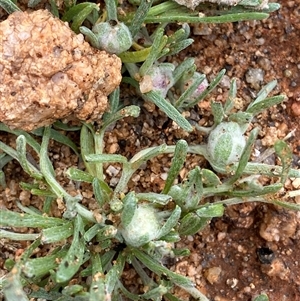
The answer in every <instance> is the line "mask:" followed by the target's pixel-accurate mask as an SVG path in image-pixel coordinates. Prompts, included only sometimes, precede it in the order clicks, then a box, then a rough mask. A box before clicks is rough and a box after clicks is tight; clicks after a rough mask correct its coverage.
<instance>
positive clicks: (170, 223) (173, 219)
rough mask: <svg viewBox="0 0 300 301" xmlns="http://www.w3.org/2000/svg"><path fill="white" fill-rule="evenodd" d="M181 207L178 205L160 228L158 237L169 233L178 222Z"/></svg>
mask: <svg viewBox="0 0 300 301" xmlns="http://www.w3.org/2000/svg"><path fill="white" fill-rule="evenodd" d="M180 214H181V208H180V207H179V206H177V205H176V207H175V209H174V210H173V212H172V214H171V215H170V217H169V218H168V219H167V221H166V222H165V224H164V225H163V226H162V227H161V229H160V230H159V234H158V235H157V239H160V238H161V237H162V236H165V235H167V234H168V233H169V232H170V231H171V230H172V229H173V228H174V227H175V226H176V225H177V224H178V221H179V218H180Z"/></svg>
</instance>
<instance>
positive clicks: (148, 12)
mask: <svg viewBox="0 0 300 301" xmlns="http://www.w3.org/2000/svg"><path fill="white" fill-rule="evenodd" d="M38 2H39V1H30V6H35V5H37V4H38ZM129 2H130V3H131V4H132V11H130V12H127V13H126V14H124V15H122V14H120V15H118V14H117V12H118V10H117V6H116V3H115V1H110V0H107V1H105V3H106V6H105V9H103V10H100V8H99V7H98V6H97V5H95V4H94V3H90V2H85V3H79V4H76V3H74V2H72V3H70V2H69V1H65V11H64V13H63V15H62V20H64V21H67V22H69V23H70V24H71V28H72V29H73V30H74V31H75V32H79V31H81V32H82V33H84V34H85V35H87V37H88V38H89V40H90V42H91V43H92V44H93V45H94V46H95V47H99V48H102V44H101V43H102V42H100V39H99V34H100V33H101V35H102V34H103V33H102V29H101V27H99V26H98V24H102V23H106V25H105V26H112V27H114V28H113V29H114V31H116V32H118V31H119V30H121V32H122V34H121V36H125V38H126V39H125V42H126V43H125V44H126V47H124V49H125V50H124V49H123V48H122V51H114V52H115V53H117V54H118V55H119V56H120V58H121V59H122V61H123V63H124V64H123V67H124V68H123V69H124V72H125V71H127V73H128V74H130V76H128V77H125V76H124V77H123V82H125V83H128V84H130V85H131V86H132V87H134V88H135V89H136V91H137V92H138V93H139V95H140V96H141V97H142V98H143V99H145V100H147V101H151V102H153V103H154V104H156V105H157V106H158V107H159V108H160V109H161V110H162V111H163V112H165V113H166V114H167V115H168V116H169V117H170V118H171V119H173V120H174V121H175V122H176V123H177V124H178V125H179V126H180V127H182V128H183V129H184V130H186V131H192V130H193V126H192V125H191V124H190V123H189V122H188V121H187V120H186V119H185V118H184V117H183V116H182V114H181V112H182V111H183V110H187V109H189V108H190V107H192V106H194V105H195V104H197V103H198V102H199V101H201V100H202V99H204V98H205V97H206V96H207V95H208V94H209V93H210V92H211V91H212V90H213V89H214V88H215V87H216V86H217V85H218V83H219V82H220V81H221V79H222V76H223V75H224V71H223V70H222V71H221V72H220V73H219V74H218V75H217V76H216V78H215V79H214V80H213V81H212V82H211V83H210V85H208V84H207V82H206V83H205V81H206V79H205V76H203V75H201V74H199V73H197V72H196V71H195V69H196V68H195V65H194V60H193V59H192V58H190V59H187V60H185V61H184V62H182V63H181V64H179V65H178V66H176V68H175V66H173V65H170V64H166V63H162V62H161V61H162V60H163V58H164V57H166V56H170V55H174V54H176V53H178V52H180V51H181V50H182V49H184V48H186V47H187V46H189V45H190V44H191V43H192V42H193V41H192V40H191V39H190V38H189V26H188V24H184V25H183V26H182V28H180V29H178V30H177V31H175V32H174V33H173V34H172V35H170V36H167V35H165V33H164V32H165V28H166V26H167V24H168V23H170V22H189V23H190V22H228V21H230V22H232V21H238V20H250V19H262V18H265V17H267V14H268V13H269V12H270V11H273V10H275V9H277V8H278V5H277V4H274V3H272V4H270V5H269V7H268V8H265V9H264V10H260V11H255V9H254V8H255V5H254V3H256V4H257V5H258V4H259V3H258V1H255V0H253V1H243V2H241V3H243V4H241V5H237V6H235V7H228V8H227V9H220V10H215V9H214V10H213V12H214V14H215V15H210V14H211V11H210V10H209V7H208V6H206V5H205V4H201V5H200V6H201V8H202V9H206V10H205V14H206V15H205V16H199V12H193V11H190V10H188V9H187V8H186V7H183V6H180V5H179V4H177V3H175V2H173V1H153V0H150V1H148V0H141V1H129ZM50 3H51V7H52V12H53V13H54V14H55V15H57V16H58V17H59V11H58V8H57V7H56V5H55V2H54V1H51V2H50ZM251 3H252V5H251ZM0 6H2V7H3V8H4V9H6V10H7V11H8V12H9V13H11V12H13V11H15V10H17V9H18V7H17V5H16V4H15V3H14V2H12V1H9V0H0ZM99 20H101V22H99ZM112 21H114V22H112ZM83 22H84V23H83ZM121 23H122V24H124V26H126V27H124V26H123V25H122V26H119V25H120V24H121ZM149 23H155V24H158V25H157V27H156V29H155V30H154V31H153V32H152V33H151V34H150V33H149V32H148V31H147V26H146V25H147V24H149ZM83 24H84V25H85V26H82V25H83ZM115 26H119V27H118V28H117V30H115V29H116V28H115ZM105 28H107V27H105ZM124 28H125V29H124ZM124 30H125V33H124ZM128 33H129V34H128ZM115 40H116V39H115ZM117 40H118V39H117ZM128 41H129V43H128ZM139 41H144V42H143V45H141V44H140V42H139ZM118 42H120V41H119V40H118ZM121 42H122V41H121ZM129 44H130V45H129ZM121 46H123V44H122V45H121ZM121 46H120V45H117V46H115V45H113V49H116V47H117V48H118V47H121ZM105 47H111V45H110V44H108V45H106V46H105ZM155 78H159V79H160V78H162V79H166V80H159V81H158V83H156V82H155ZM187 84H188V85H187ZM201 85H202V86H201ZM275 85H276V82H275V81H273V82H271V83H269V84H268V85H267V86H265V87H264V88H263V89H262V90H261V91H260V92H259V93H258V95H257V98H256V99H255V100H254V101H253V102H252V103H251V104H250V105H249V106H248V108H247V109H246V111H245V112H235V113H232V109H233V106H234V99H235V97H236V85H235V81H233V82H232V84H231V89H230V93H229V96H228V99H227V101H226V102H225V104H224V105H222V104H221V103H218V102H215V103H212V114H213V118H214V124H213V126H212V127H211V128H201V127H199V126H196V130H200V131H203V132H206V133H207V134H208V144H207V145H196V146H189V145H188V144H187V143H186V141H184V140H180V141H178V142H177V144H176V145H175V146H167V145H160V146H157V147H152V148H148V149H144V150H142V151H140V152H138V153H137V154H135V155H134V156H133V157H132V158H131V159H130V160H128V159H127V158H126V157H124V156H122V155H116V154H105V153H103V149H104V142H103V141H104V140H103V138H104V134H105V132H106V131H107V129H108V128H109V127H110V126H111V125H112V124H114V123H115V122H117V121H118V120H120V119H122V118H124V117H126V116H133V117H137V116H138V115H139V112H140V108H139V107H138V106H135V105H131V106H127V107H122V104H121V103H120V100H119V89H117V90H115V91H114V92H113V93H112V94H111V95H110V110H109V111H108V112H107V113H105V115H104V116H103V120H102V124H101V127H100V128H99V127H97V128H96V127H94V126H93V125H92V124H82V126H80V127H77V128H74V127H73V128H69V127H68V126H66V125H63V124H62V123H59V122H57V123H56V124H54V126H53V127H52V128H50V127H46V128H42V129H38V130H36V131H34V132H32V133H30V134H29V133H26V132H23V131H19V130H11V129H9V128H8V127H6V126H5V125H3V124H0V130H1V131H3V132H8V133H11V134H14V135H16V136H17V139H16V149H13V148H12V147H10V146H8V145H6V144H5V143H3V142H1V141H0V149H1V150H2V151H3V153H1V154H0V185H2V186H5V175H4V172H3V171H2V169H3V167H4V166H5V165H6V164H7V163H8V162H9V161H10V160H12V159H15V160H17V161H18V162H19V163H20V165H21V166H22V168H23V169H24V171H25V172H26V173H28V174H29V175H30V176H31V177H32V179H33V181H32V182H31V183H20V185H21V187H22V188H23V189H25V190H29V191H30V192H31V194H33V195H38V196H41V197H43V198H44V200H45V201H44V206H43V209H42V211H38V210H37V209H36V208H34V207H30V206H29V207H24V206H22V204H21V203H17V206H18V207H19V209H20V210H21V211H22V213H17V212H12V211H9V210H2V211H1V212H0V220H1V225H2V226H5V227H8V229H1V230H0V237H5V238H8V239H11V240H26V241H33V242H32V244H31V245H30V246H29V247H28V248H27V249H26V251H25V252H24V253H23V254H22V256H21V257H20V259H19V260H18V261H16V262H14V261H12V260H7V261H6V263H5V265H6V268H7V269H9V270H10V273H9V274H8V275H7V276H6V277H4V278H3V279H2V284H1V288H2V289H3V291H4V294H5V296H6V298H7V300H9V301H17V300H18V301H21V300H22V301H23V300H24V301H25V300H28V296H27V295H26V294H25V292H24V291H23V287H30V286H31V285H32V284H34V285H35V287H36V289H35V291H32V292H31V293H29V298H44V299H46V300H61V301H68V300H74V301H75V300H91V301H94V300H111V299H113V300H123V299H131V300H141V299H151V300H161V298H162V296H164V297H165V298H167V299H169V300H178V298H177V297H176V296H174V295H173V294H172V288H173V287H174V286H175V285H176V286H179V287H181V288H183V289H184V290H186V291H187V292H189V293H190V294H191V296H193V297H194V298H195V299H197V300H200V301H202V300H203V301H206V300H208V299H207V297H206V296H204V295H203V294H202V293H201V292H200V291H198V290H197V289H196V288H195V286H194V284H193V283H192V282H191V281H190V280H189V279H188V278H186V277H183V276H181V275H178V274H176V273H174V272H172V271H170V270H169V269H167V268H166V267H164V266H163V264H162V263H163V260H164V258H165V257H174V256H178V255H180V256H183V255H187V254H188V253H189V251H188V250H187V249H177V248H176V247H175V243H176V242H177V241H179V240H180V239H181V238H182V237H183V236H185V235H193V234H195V233H197V232H198V231H200V230H201V229H203V227H205V225H206V224H207V223H208V222H209V221H210V220H211V218H213V217H218V216H222V215H223V212H224V205H231V204H237V203H244V202H253V201H256V202H270V200H269V198H267V197H265V196H266V195H270V194H273V195H274V194H275V193H276V192H278V191H279V190H280V189H281V188H282V187H283V184H284V182H285V180H286V178H287V177H300V172H299V171H297V170H293V169H291V152H290V150H289V149H288V147H287V145H286V143H285V142H284V141H278V142H277V143H276V145H275V148H274V152H275V153H276V154H277V155H278V156H279V158H280V159H281V163H282V164H281V166H270V165H266V164H262V163H253V162H249V160H250V154H251V150H252V146H253V144H254V142H255V139H256V137H257V134H258V129H254V130H252V131H251V132H250V133H248V138H247V139H245V133H246V130H247V128H248V126H249V124H250V122H251V120H252V118H253V116H255V115H256V114H258V113H260V112H262V111H263V110H265V109H267V108H268V107H270V106H272V105H276V104H278V103H279V102H281V101H282V100H283V96H273V97H267V96H268V94H269V92H270V91H271V90H272V89H273V88H274V87H275ZM200 86H201V88H199V87H200ZM203 86H204V87H203ZM172 87H175V88H176V89H171V88H172ZM174 91H180V94H179V95H178V94H176V93H174ZM219 129H222V131H221V132H222V133H220V130H219ZM61 130H64V131H80V152H79V150H78V149H77V147H76V145H75V144H74V142H73V141H71V140H70V139H69V138H67V137H66V136H64V135H63V134H62V133H61ZM234 136H238V138H239V139H238V140H239V141H245V142H244V144H243V145H242V147H237V144H236V143H237V142H236V140H235V139H234V138H235V137H234ZM36 137H42V142H41V144H40V143H39V142H38V139H36ZM50 139H54V140H56V141H57V142H59V143H63V144H65V145H67V146H69V147H70V148H71V149H72V150H73V151H74V152H75V153H76V154H77V155H78V157H80V158H81V159H82V160H83V162H84V165H85V169H84V170H81V169H77V168H75V167H72V168H69V169H68V171H67V172H66V176H67V177H68V178H69V179H70V180H72V181H74V182H76V183H79V184H80V183H82V182H86V183H90V185H91V186H92V189H93V193H94V198H95V201H96V202H97V205H98V211H99V214H100V217H101V218H99V216H98V218H96V217H95V216H94V214H93V212H91V211H89V210H88V209H87V208H86V207H85V206H84V205H82V204H81V202H80V201H81V200H82V195H81V194H79V195H77V196H72V195H70V194H69V193H68V192H67V191H66V190H65V189H64V188H63V187H62V186H61V184H60V183H59V182H58V181H57V180H56V177H55V172H54V168H53V166H52V164H51V161H50V159H49V156H48V153H47V150H48V145H49V140H50ZM27 145H29V146H30V147H31V149H32V150H33V151H34V152H36V154H37V157H38V158H39V162H36V163H37V164H33V162H32V160H28V156H27V154H28V148H27ZM164 153H173V159H172V162H171V167H170V169H169V172H168V176H167V179H166V181H165V186H164V189H163V190H162V192H161V193H153V192H147V193H136V192H134V191H128V183H129V181H130V179H131V177H132V175H133V174H134V173H135V172H136V171H137V170H138V169H139V168H140V167H141V166H142V165H143V164H144V163H145V162H146V161H148V160H150V159H152V158H153V157H155V156H158V155H161V154H164ZM187 153H197V154H201V155H203V156H204V157H205V158H206V159H207V160H208V161H209V162H210V164H211V166H212V167H213V168H214V170H215V171H217V172H218V173H222V174H223V176H222V180H221V178H220V177H219V176H218V175H217V174H216V173H215V172H213V171H212V170H208V169H204V168H200V167H196V168H194V169H193V170H191V171H190V172H189V174H188V177H187V179H186V181H184V182H183V183H179V184H177V185H174V180H175V179H177V177H178V174H179V172H180V170H181V169H182V167H183V164H184V162H185V159H186V155H187ZM33 157H36V156H33ZM104 163H111V164H114V163H118V164H121V166H122V174H121V177H120V179H119V182H118V184H117V186H116V187H115V188H114V189H112V188H111V187H109V185H108V184H107V183H106V182H105V178H104V172H103V164H104ZM260 175H265V176H269V177H270V178H275V179H278V181H276V180H274V181H271V183H274V184H270V185H267V186H262V185H261V184H260V183H259V181H258V178H259V176H260ZM215 196H217V198H218V201H215V202H213V203H211V202H209V201H208V200H211V199H213V197H215ZM57 199H61V200H63V201H64V203H65V212H64V214H63V216H62V218H54V217H51V216H48V215H49V213H50V207H51V204H52V203H53V202H54V201H55V200H57ZM272 203H274V204H278V205H281V206H285V207H287V208H290V209H294V210H299V209H300V208H299V206H298V205H295V204H291V203H287V202H284V201H281V200H276V198H274V199H273V200H272ZM166 205H168V206H166ZM166 208H168V209H166ZM170 208H172V210H171V209H170ZM141 218H142V221H143V228H142V229H141ZM9 227H15V228H18V227H29V228H37V229H39V231H38V233H33V234H25V233H16V232H13V231H10V230H9ZM44 244H54V245H56V248H55V249H53V250H52V251H51V252H50V253H49V254H47V255H45V256H43V257H40V258H31V255H32V253H33V252H34V250H35V249H36V248H37V247H38V246H40V245H44ZM95 246H96V247H95ZM125 263H127V264H128V265H131V266H132V267H133V268H134V269H135V271H136V273H137V274H138V275H139V277H140V279H141V283H142V285H144V288H147V290H145V292H144V293H143V294H139V295H138V294H134V293H133V292H130V291H129V290H128V289H127V288H126V287H125V286H124V284H123V283H122V278H121V275H122V272H123V270H124V267H125ZM150 271H151V272H152V273H154V274H156V277H155V280H154V278H153V277H151V276H149V273H150ZM76 277H77V278H78V277H79V278H84V279H86V278H87V277H90V279H91V283H89V284H87V283H78V284H73V282H72V279H75V278H76ZM45 287H47V288H48V289H47V290H45ZM258 298H260V299H257V300H266V299H265V296H264V295H261V296H260V297H258Z"/></svg>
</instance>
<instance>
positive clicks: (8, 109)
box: [0, 10, 121, 131]
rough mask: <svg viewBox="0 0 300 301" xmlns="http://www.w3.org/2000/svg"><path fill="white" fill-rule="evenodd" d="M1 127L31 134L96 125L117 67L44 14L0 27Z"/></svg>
mask: <svg viewBox="0 0 300 301" xmlns="http://www.w3.org/2000/svg"><path fill="white" fill-rule="evenodd" d="M0 36H1V38H2V41H1V43H0V121H1V122H3V123H5V124H7V125H8V126H9V127H11V128H19V129H23V130H26V131H31V130H33V129H35V128H39V127H42V126H46V125H50V124H52V123H53V122H54V121H56V120H58V119H62V118H68V119H74V118H75V119H79V120H84V121H92V120H98V119H100V118H101V115H102V114H103V112H104V111H105V109H106V107H107V95H108V94H110V93H111V92H112V91H113V90H114V89H115V88H116V87H117V86H118V85H119V84H120V81H121V73H120V70H121V61H120V59H119V58H118V57H117V56H115V55H111V54H108V53H106V52H105V51H99V50H97V49H94V48H92V47H91V46H90V45H89V44H88V43H87V42H85V41H84V37H83V36H82V35H81V34H79V35H76V34H75V33H73V32H72V31H71V29H70V28H69V26H68V24H67V23H64V22H62V21H60V20H59V19H57V18H54V17H53V16H52V15H51V14H50V13H49V12H48V11H46V10H37V11H34V12H31V13H27V12H15V13H13V14H11V15H10V16H9V17H8V19H7V20H5V21H3V22H2V23H0Z"/></svg>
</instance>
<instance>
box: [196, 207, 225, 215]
mask: <svg viewBox="0 0 300 301" xmlns="http://www.w3.org/2000/svg"><path fill="white" fill-rule="evenodd" d="M196 214H197V215H198V216H199V217H208V218H213V217H220V216H223V214H224V206H223V205H222V204H210V205H204V206H203V207H201V208H200V209H198V210H196Z"/></svg>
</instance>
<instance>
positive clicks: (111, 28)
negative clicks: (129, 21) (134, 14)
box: [93, 20, 132, 54]
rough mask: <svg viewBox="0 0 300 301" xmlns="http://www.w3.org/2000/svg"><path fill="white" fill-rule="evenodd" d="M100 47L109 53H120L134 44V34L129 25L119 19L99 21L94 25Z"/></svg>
mask: <svg viewBox="0 0 300 301" xmlns="http://www.w3.org/2000/svg"><path fill="white" fill-rule="evenodd" d="M93 33H94V34H95V35H96V37H97V40H98V43H99V46H100V48H102V49H103V50H106V51H107V52H109V53H115V54H120V53H122V52H124V51H126V50H128V49H129V48H130V47H131V45H132V36H131V33H130V31H129V29H128V27H127V26H126V25H125V24H124V23H122V22H118V21H113V20H111V21H109V22H102V23H98V24H96V25H95V26H94V27H93Z"/></svg>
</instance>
